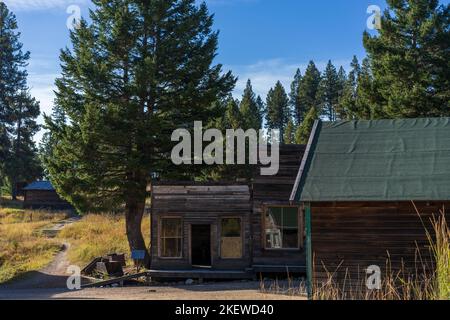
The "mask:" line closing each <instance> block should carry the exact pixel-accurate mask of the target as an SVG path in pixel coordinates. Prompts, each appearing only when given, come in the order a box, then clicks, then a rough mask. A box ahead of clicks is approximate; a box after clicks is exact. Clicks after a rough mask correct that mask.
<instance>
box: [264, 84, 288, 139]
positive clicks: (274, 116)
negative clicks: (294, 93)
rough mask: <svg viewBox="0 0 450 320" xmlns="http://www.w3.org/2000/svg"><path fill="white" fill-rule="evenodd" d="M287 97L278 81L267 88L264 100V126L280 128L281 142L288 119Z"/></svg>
mask: <svg viewBox="0 0 450 320" xmlns="http://www.w3.org/2000/svg"><path fill="white" fill-rule="evenodd" d="M289 117H290V114H289V98H288V96H287V94H286V91H285V90H284V87H283V85H282V84H281V82H280V81H278V82H277V83H276V84H275V87H274V88H272V89H270V90H269V93H268V94H267V102H266V128H267V129H278V130H280V140H281V141H280V142H281V143H283V139H284V131H285V129H286V126H287V124H288V121H289Z"/></svg>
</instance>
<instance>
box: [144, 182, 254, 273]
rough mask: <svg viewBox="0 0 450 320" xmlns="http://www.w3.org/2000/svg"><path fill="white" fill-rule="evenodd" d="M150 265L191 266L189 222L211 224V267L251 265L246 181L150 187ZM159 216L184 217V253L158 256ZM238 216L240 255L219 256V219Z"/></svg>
mask: <svg viewBox="0 0 450 320" xmlns="http://www.w3.org/2000/svg"><path fill="white" fill-rule="evenodd" d="M152 196H153V200H152V230H151V241H152V244H153V246H152V253H151V255H152V261H151V264H152V269H156V270H182V269H190V268H191V261H190V257H191V255H190V241H191V239H190V230H191V225H192V224H211V233H212V237H211V243H212V248H211V252H212V267H213V269H220V270H244V269H245V268H248V267H249V266H250V241H249V239H250V227H249V226H250V223H249V219H250V212H251V201H250V188H249V186H248V185H229V184H227V185H221V184H204V185H201V184H196V185H195V184H192V183H191V184H185V185H182V184H178V185H156V186H153V188H152ZM162 216H166V217H171V216H172V217H181V218H182V219H183V257H182V258H181V259H163V258H160V257H158V222H159V219H160V218H161V217H162ZM224 217H240V218H241V219H242V220H241V221H242V222H241V225H242V232H243V257H242V258H241V259H221V258H220V234H221V233H220V221H221V218H224Z"/></svg>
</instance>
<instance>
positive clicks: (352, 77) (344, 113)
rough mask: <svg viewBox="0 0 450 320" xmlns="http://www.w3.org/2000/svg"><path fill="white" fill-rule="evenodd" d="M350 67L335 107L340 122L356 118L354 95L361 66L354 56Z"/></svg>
mask: <svg viewBox="0 0 450 320" xmlns="http://www.w3.org/2000/svg"><path fill="white" fill-rule="evenodd" d="M350 67H351V70H350V72H349V74H348V77H347V80H346V82H345V85H344V88H343V91H342V95H341V96H340V98H339V103H338V106H337V115H338V118H339V119H342V120H351V119H354V118H355V117H356V94H357V88H358V78H359V75H360V73H361V66H360V64H359V61H358V58H357V57H356V56H353V59H352V62H351V64H350Z"/></svg>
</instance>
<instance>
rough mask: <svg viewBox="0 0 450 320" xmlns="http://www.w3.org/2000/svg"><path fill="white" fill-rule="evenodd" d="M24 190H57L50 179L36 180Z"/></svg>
mask: <svg viewBox="0 0 450 320" xmlns="http://www.w3.org/2000/svg"><path fill="white" fill-rule="evenodd" d="M23 190H26V191H30V190H42V191H55V188H53V185H52V183H51V182H50V181H35V182H32V183H30V184H29V185H27V186H26V187H25V188H23Z"/></svg>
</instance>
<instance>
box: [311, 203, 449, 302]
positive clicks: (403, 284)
mask: <svg viewBox="0 0 450 320" xmlns="http://www.w3.org/2000/svg"><path fill="white" fill-rule="evenodd" d="M418 214H419V213H418ZM419 216H420V214H419ZM431 224H432V226H433V230H432V231H431V232H430V231H429V230H428V229H427V228H425V230H426V233H427V237H428V241H429V243H430V250H431V253H432V255H433V258H434V261H435V263H434V265H432V266H429V265H427V264H425V263H423V262H421V260H420V257H419V259H418V261H417V263H416V264H417V267H416V271H415V272H414V273H411V272H407V271H405V270H404V268H402V270H400V271H397V272H393V271H392V270H391V268H390V263H389V260H388V261H387V262H386V264H387V265H386V270H387V271H386V273H385V274H384V276H383V280H382V283H381V289H380V290H369V289H367V286H366V279H361V280H356V281H352V280H354V279H350V278H347V277H345V280H344V281H335V280H334V275H333V274H332V273H331V272H330V273H328V277H327V278H328V279H327V280H326V281H324V282H317V283H314V289H313V292H314V294H313V299H315V300H344V299H347V300H355V299H358V300H450V229H449V227H448V224H447V222H446V218H445V213H444V209H442V211H441V212H440V214H439V215H438V216H437V217H436V216H435V217H433V218H432V220H431ZM424 227H425V224H424ZM350 283H351V285H350Z"/></svg>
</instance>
